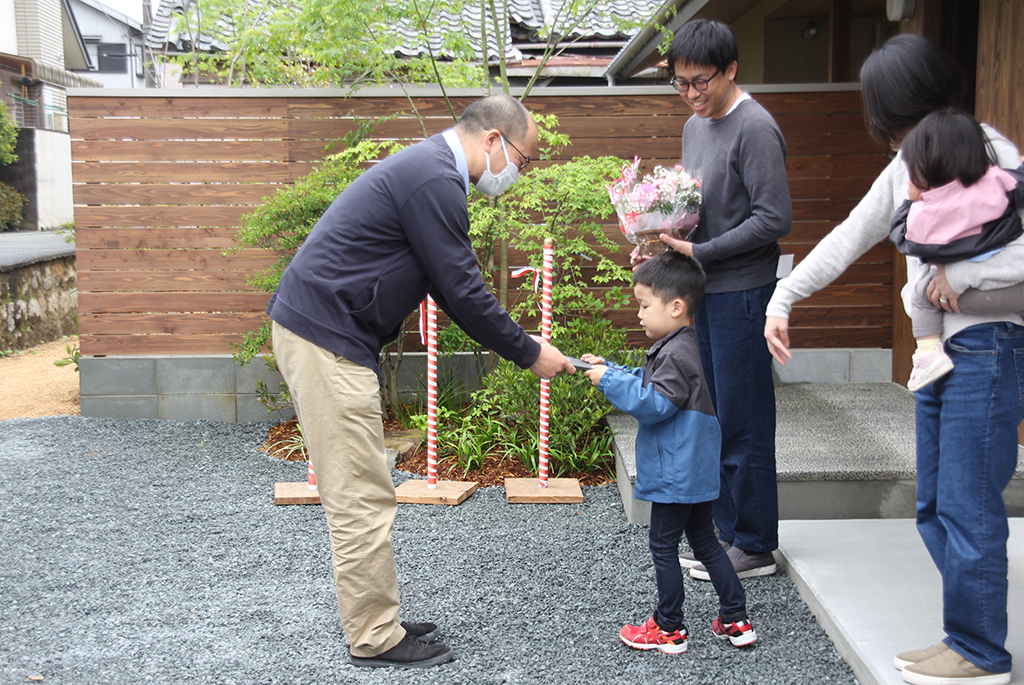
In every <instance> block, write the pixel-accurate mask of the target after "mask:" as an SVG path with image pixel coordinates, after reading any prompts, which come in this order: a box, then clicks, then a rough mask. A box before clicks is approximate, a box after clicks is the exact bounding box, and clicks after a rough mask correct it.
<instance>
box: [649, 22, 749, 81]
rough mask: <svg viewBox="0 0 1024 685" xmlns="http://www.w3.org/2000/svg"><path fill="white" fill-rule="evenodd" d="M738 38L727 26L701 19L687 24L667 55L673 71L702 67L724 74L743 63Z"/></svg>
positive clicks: (677, 34) (681, 29)
mask: <svg viewBox="0 0 1024 685" xmlns="http://www.w3.org/2000/svg"><path fill="white" fill-rule="evenodd" d="M739 54H740V53H739V50H738V49H737V48H736V37H735V36H734V35H732V31H731V30H729V27H728V26H726V25H725V24H722V23H719V22H717V21H709V20H707V19H697V20H695V21H688V22H686V23H685V24H683V26H682V28H680V29H679V30H678V31H677V32H676V35H675V37H674V38H673V39H672V46H671V47H670V48H669V49H668V54H667V55H666V56H665V57H666V59H667V60H668V68H669V71H671V70H673V69H675V67H676V65H677V64H698V65H701V66H705V65H706V66H711V67H715V68H716V69H720V70H721V71H725V70H726V69H728V68H729V65H730V64H732V63H733V62H736V61H738V60H739Z"/></svg>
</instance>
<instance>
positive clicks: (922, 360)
mask: <svg viewBox="0 0 1024 685" xmlns="http://www.w3.org/2000/svg"><path fill="white" fill-rule="evenodd" d="M952 370H953V360H952V359H950V358H949V355H947V354H946V351H945V350H944V349H942V345H939V346H938V347H936V348H935V349H934V350H932V351H931V352H925V353H923V354H922V353H920V352H915V353H914V370H913V371H911V372H910V380H909V381H908V382H907V389H908V390H910V391H911V392H917V391H918V390H920V389H921V388H925V387H928V386H929V385H931V384H932V383H934V382H935V381H937V380H939V379H940V378H942V377H943V376H945V375H946V374H947V373H949V372H950V371H952Z"/></svg>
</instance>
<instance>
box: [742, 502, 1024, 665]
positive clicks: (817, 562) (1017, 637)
mask: <svg viewBox="0 0 1024 685" xmlns="http://www.w3.org/2000/svg"><path fill="white" fill-rule="evenodd" d="M779 539H780V545H779V550H778V552H776V557H777V558H778V559H779V561H780V563H781V564H782V565H783V568H785V570H786V573H787V575H788V576H789V577H790V578H792V579H793V581H794V582H795V583H796V585H797V588H798V589H799V591H800V596H801V597H802V598H803V600H804V601H805V602H806V603H807V605H808V606H809V607H810V609H811V611H812V612H813V613H814V615H815V617H816V618H817V619H818V623H819V624H820V625H821V626H822V627H823V628H824V629H825V632H826V633H828V635H829V637H831V638H832V641H833V642H834V643H835V646H836V650H837V651H838V652H839V653H840V654H841V655H842V657H843V658H844V659H845V660H846V661H847V663H849V664H850V667H851V668H852V669H853V672H854V674H855V675H856V676H857V680H858V681H859V682H860V683H861V685H881V684H885V685H896V684H897V683H902V682H903V678H902V676H901V675H900V672H899V671H897V670H896V669H895V668H894V666H893V663H892V659H893V657H894V656H895V655H896V654H898V653H900V652H904V651H907V650H912V649H923V648H924V647H928V646H930V645H933V644H935V643H937V642H938V641H939V640H941V639H942V637H943V632H942V594H941V590H942V585H941V578H940V577H939V573H938V571H937V570H936V568H935V565H934V564H933V563H932V560H931V557H929V556H928V552H927V551H926V550H925V547H924V543H922V542H921V538H920V536H919V535H918V534H917V530H916V528H915V526H914V522H913V521H912V520H908V519H875V520H847V521H782V522H781V523H780V524H779ZM1007 552H1008V556H1009V562H1010V567H1009V574H1008V575H1009V596H1008V598H1007V606H1008V607H1009V619H1010V624H1009V635H1008V638H1007V641H1006V648H1007V649H1008V650H1009V651H1010V653H1011V654H1013V655H1014V657H1015V659H1014V668H1013V675H1014V679H1013V682H1024V613H1021V611H1020V607H1022V606H1024V519H1022V518H1011V519H1010V541H1009V544H1008V545H1007ZM753 618H754V621H755V625H756V621H757V618H756V616H754V617H753ZM764 637H765V638H766V639H772V636H770V635H765V636H764ZM779 639H782V636H779Z"/></svg>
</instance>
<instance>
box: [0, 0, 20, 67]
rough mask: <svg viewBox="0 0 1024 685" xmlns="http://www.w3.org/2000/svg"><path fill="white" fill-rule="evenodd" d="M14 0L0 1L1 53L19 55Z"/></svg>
mask: <svg viewBox="0 0 1024 685" xmlns="http://www.w3.org/2000/svg"><path fill="white" fill-rule="evenodd" d="M14 16H15V15H14V0H0V52H6V53H7V54H8V55H17V54H18V30H17V28H16V26H17V25H16V24H15V23H14Z"/></svg>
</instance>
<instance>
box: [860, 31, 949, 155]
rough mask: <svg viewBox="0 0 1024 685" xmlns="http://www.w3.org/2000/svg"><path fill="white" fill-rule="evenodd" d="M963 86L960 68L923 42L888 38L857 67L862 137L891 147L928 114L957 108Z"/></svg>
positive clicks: (911, 37) (907, 36)
mask: <svg viewBox="0 0 1024 685" xmlns="http://www.w3.org/2000/svg"><path fill="white" fill-rule="evenodd" d="M964 83H965V79H964V71H963V69H961V68H960V66H959V65H958V64H957V63H956V62H955V61H953V58H951V57H950V56H949V55H947V54H946V53H944V52H943V51H942V50H940V49H939V48H937V47H936V46H935V45H934V44H933V43H931V42H930V41H929V40H928V39H927V38H925V37H923V36H918V35H916V34H912V33H904V34H900V35H898V36H893V37H892V38H890V39H889V40H888V41H886V42H885V44H884V45H882V46H881V47H880V48H876V49H875V50H874V52H872V53H871V54H870V55H868V58H867V59H866V60H864V65H863V66H862V67H861V68H860V88H861V98H862V100H863V102H864V123H865V125H866V126H867V128H868V133H870V134H871V137H872V138H874V139H875V140H876V141H878V142H880V143H883V144H886V145H892V144H893V143H894V142H897V141H898V140H899V139H900V138H901V137H902V136H904V135H906V134H907V132H908V131H910V129H912V128H914V126H916V125H917V122H919V121H921V119H924V117H925V116H926V115H928V114H930V113H931V112H934V111H935V110H937V109H942V108H944V107H958V106H959V105H960V101H961V99H963V95H964V88H965V86H964Z"/></svg>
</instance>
